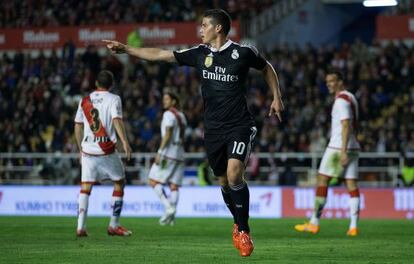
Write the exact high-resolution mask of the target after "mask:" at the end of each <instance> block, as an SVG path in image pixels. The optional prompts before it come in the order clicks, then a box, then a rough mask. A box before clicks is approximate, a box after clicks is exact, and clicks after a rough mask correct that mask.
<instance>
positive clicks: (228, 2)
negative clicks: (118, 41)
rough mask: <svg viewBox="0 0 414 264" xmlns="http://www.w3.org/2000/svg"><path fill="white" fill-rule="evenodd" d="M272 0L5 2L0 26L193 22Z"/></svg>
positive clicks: (246, 13)
mask: <svg viewBox="0 0 414 264" xmlns="http://www.w3.org/2000/svg"><path fill="white" fill-rule="evenodd" d="M276 1H277V0H266V1H254V0H239V1H234V0H221V1H200V0H192V1H189V0H177V1H162V0H139V1H136V0H119V1H108V0H101V1H93V0H85V1H77V0H66V1H63V0H57V1H30V0H21V1H6V2H2V4H1V5H0V28H26V27H56V26H84V25H102V24H104V25H108V24H120V23H124V24H125V23H139V22H169V21H173V22H180V21H196V20H197V19H199V18H200V16H201V15H202V14H203V13H204V11H205V10H206V9H211V8H222V9H227V10H228V11H229V14H230V15H231V16H232V18H241V19H243V18H248V17H252V16H254V15H256V14H258V13H260V12H262V11H263V10H266V9H267V8H268V7H269V6H271V5H272V4H273V3H274V2H276Z"/></svg>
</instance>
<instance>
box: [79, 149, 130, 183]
mask: <svg viewBox="0 0 414 264" xmlns="http://www.w3.org/2000/svg"><path fill="white" fill-rule="evenodd" d="M106 179H110V180H112V181H119V180H123V179H125V171H124V166H123V165H122V161H121V158H120V157H119V156H118V154H116V153H112V154H109V155H102V156H92V155H88V154H85V153H82V182H97V181H101V180H106Z"/></svg>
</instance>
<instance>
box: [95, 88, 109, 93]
mask: <svg viewBox="0 0 414 264" xmlns="http://www.w3.org/2000/svg"><path fill="white" fill-rule="evenodd" d="M94 92H108V90H105V89H101V88H96V89H95V90H94Z"/></svg>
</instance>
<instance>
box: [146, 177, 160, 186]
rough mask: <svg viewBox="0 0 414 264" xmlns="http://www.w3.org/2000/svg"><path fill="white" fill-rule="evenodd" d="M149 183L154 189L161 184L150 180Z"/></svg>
mask: <svg viewBox="0 0 414 264" xmlns="http://www.w3.org/2000/svg"><path fill="white" fill-rule="evenodd" d="M148 183H149V185H150V186H151V187H152V188H154V187H155V185H157V184H158V183H159V182H157V181H154V180H153V179H149V181H148Z"/></svg>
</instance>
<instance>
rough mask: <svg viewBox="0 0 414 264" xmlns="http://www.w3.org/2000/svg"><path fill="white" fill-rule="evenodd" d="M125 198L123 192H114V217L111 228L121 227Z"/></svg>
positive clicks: (112, 202) (112, 206) (112, 216)
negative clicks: (120, 219)
mask: <svg viewBox="0 0 414 264" xmlns="http://www.w3.org/2000/svg"><path fill="white" fill-rule="evenodd" d="M123 198H124V192H123V191H119V192H117V191H114V192H113V194H112V201H111V208H112V215H111V221H110V222H109V226H110V227H112V228H116V227H117V226H119V218H120V216H121V211H122V204H123Z"/></svg>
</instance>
